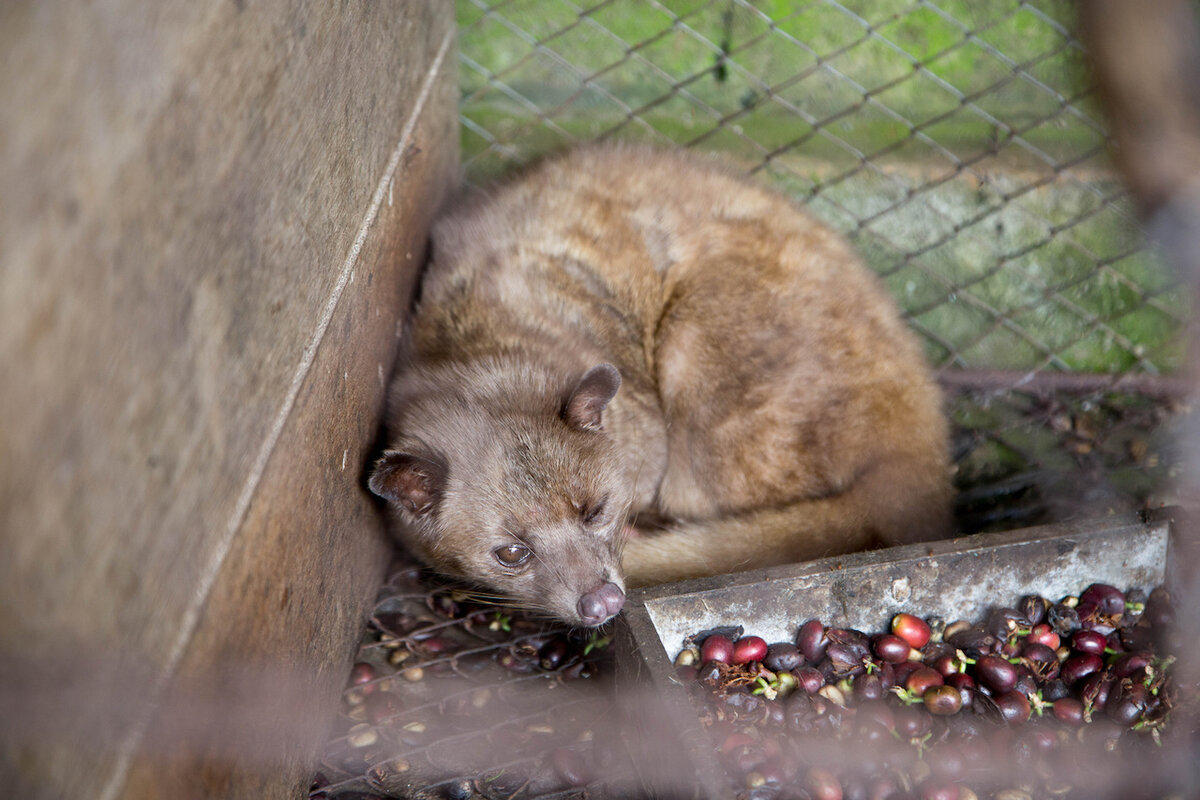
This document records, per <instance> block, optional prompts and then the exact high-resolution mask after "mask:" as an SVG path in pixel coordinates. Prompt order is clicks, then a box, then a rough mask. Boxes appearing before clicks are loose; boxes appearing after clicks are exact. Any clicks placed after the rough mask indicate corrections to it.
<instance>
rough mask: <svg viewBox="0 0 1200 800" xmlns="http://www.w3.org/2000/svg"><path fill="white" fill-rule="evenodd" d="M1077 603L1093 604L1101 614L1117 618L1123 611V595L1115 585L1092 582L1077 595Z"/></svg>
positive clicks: (1082, 604) (1081, 604) (1083, 604)
mask: <svg viewBox="0 0 1200 800" xmlns="http://www.w3.org/2000/svg"><path fill="white" fill-rule="evenodd" d="M1079 605H1080V606H1095V608H1096V610H1097V612H1098V613H1099V614H1101V615H1102V616H1105V617H1110V618H1119V617H1120V616H1121V615H1122V614H1124V613H1125V595H1124V594H1122V592H1121V590H1120V589H1118V588H1117V587H1115V586H1110V585H1109V584H1107V583H1093V584H1092V585H1091V586H1089V587H1088V588H1086V589H1084V590H1083V594H1081V595H1079Z"/></svg>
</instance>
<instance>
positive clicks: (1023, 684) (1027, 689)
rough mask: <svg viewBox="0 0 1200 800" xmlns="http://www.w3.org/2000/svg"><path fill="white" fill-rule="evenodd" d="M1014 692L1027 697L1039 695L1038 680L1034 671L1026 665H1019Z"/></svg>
mask: <svg viewBox="0 0 1200 800" xmlns="http://www.w3.org/2000/svg"><path fill="white" fill-rule="evenodd" d="M1013 691H1017V692H1020V693H1021V694H1023V695H1025V696H1026V697H1028V696H1030V695H1033V694H1037V691H1038V682H1037V678H1036V677H1034V674H1033V671H1032V670H1030V669H1029V667H1027V666H1025V665H1024V664H1018V665H1017V682H1016V684H1014V685H1013Z"/></svg>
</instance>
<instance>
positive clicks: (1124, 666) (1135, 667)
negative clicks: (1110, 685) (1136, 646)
mask: <svg viewBox="0 0 1200 800" xmlns="http://www.w3.org/2000/svg"><path fill="white" fill-rule="evenodd" d="M1152 658H1153V657H1152V656H1151V655H1150V654H1149V653H1122V654H1121V655H1119V656H1117V658H1116V660H1114V661H1113V663H1112V673H1113V675H1114V676H1116V677H1117V678H1130V677H1133V676H1134V674H1135V673H1137V672H1138V671H1139V670H1144V669H1145V668H1146V667H1148V666H1150V662H1151V660H1152Z"/></svg>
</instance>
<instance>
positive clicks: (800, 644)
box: [796, 619, 829, 664]
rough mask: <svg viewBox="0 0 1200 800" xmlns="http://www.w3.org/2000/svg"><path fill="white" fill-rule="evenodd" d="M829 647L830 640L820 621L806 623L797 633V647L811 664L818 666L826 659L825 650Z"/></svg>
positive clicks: (814, 620) (811, 620)
mask: <svg viewBox="0 0 1200 800" xmlns="http://www.w3.org/2000/svg"><path fill="white" fill-rule="evenodd" d="M828 646H829V638H828V637H827V636H826V635H825V626H824V625H822V624H821V621H820V620H819V619H810V620H809V621H808V622H805V623H804V624H803V625H801V626H800V630H799V631H798V632H797V633H796V647H797V648H799V650H800V653H801V655H803V656H804V658H805V659H806V660H807V661H808V662H809V663H810V664H816V663H817V662H818V661H820V660H821V659H822V658H824V657H825V648H826V647H828Z"/></svg>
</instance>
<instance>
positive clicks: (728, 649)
mask: <svg viewBox="0 0 1200 800" xmlns="http://www.w3.org/2000/svg"><path fill="white" fill-rule="evenodd" d="M700 660H701V661H717V662H720V663H722V664H729V663H731V662H732V661H733V642H732V641H731V640H730V639H729V637H728V636H723V635H722V634H719V633H714V634H712V635H711V636H709V637H708V638H707V639H705V640H704V643H703V644H702V645H700Z"/></svg>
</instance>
